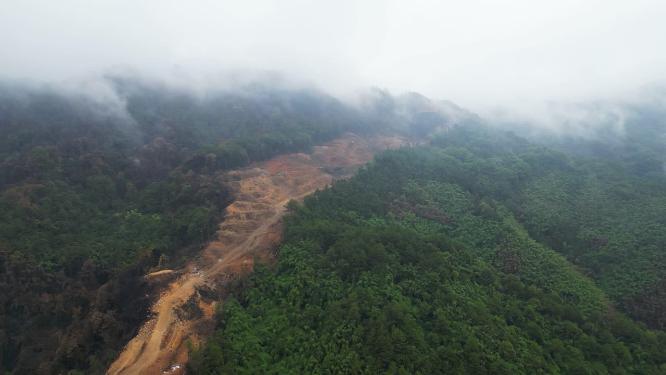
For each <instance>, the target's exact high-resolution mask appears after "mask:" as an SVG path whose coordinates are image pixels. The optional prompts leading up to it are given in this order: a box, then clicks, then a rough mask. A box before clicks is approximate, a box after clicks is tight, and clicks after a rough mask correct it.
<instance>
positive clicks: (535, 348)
mask: <svg viewBox="0 0 666 375" xmlns="http://www.w3.org/2000/svg"><path fill="white" fill-rule="evenodd" d="M647 125H649V127H648V128H647V129H646V123H645V122H641V121H638V122H636V123H630V124H628V128H627V129H626V132H627V133H626V134H629V135H630V136H628V137H627V138H624V139H619V138H617V139H614V140H613V142H600V141H599V140H598V139H593V140H590V139H588V140H585V139H576V140H575V141H576V142H577V143H578V146H579V147H588V149H586V152H585V153H579V152H573V151H572V150H565V147H558V144H559V146H562V145H563V144H566V142H565V141H564V140H561V139H559V140H553V139H549V140H542V141H543V142H545V143H548V144H549V145H550V146H551V147H552V148H546V147H544V146H542V145H538V144H536V143H533V142H528V141H527V140H525V139H523V138H520V137H518V136H516V135H515V134H513V133H507V132H503V131H500V130H496V129H492V128H489V127H486V126H481V125H473V124H466V125H465V126H457V127H454V128H453V129H451V130H450V131H448V132H447V133H445V134H443V135H442V136H439V137H436V138H435V139H433V140H432V141H431V142H430V144H429V145H428V146H424V147H418V148H414V149H403V150H398V151H389V152H386V153H384V154H382V155H381V156H379V157H378V158H376V160H375V161H374V162H373V163H372V164H371V165H370V166H368V167H367V168H365V169H363V170H361V172H360V173H359V174H358V175H357V176H356V177H354V178H353V179H351V180H349V181H343V182H338V183H337V184H336V185H334V186H333V187H332V188H330V189H328V190H326V191H323V192H318V193H316V194H315V195H314V196H312V197H309V198H307V199H306V200H305V202H304V204H302V205H299V204H291V206H290V209H291V211H292V212H291V214H290V216H289V217H288V220H287V225H286V230H285V241H284V243H283V244H282V246H281V247H280V250H279V256H278V259H277V262H276V264H275V265H274V266H265V267H259V268H258V269H257V270H256V272H255V273H254V274H253V275H252V276H250V277H249V278H247V279H244V280H240V281H239V282H238V284H237V285H236V287H235V289H234V292H233V293H232V296H231V297H230V298H228V299H227V300H225V301H224V303H223V306H222V308H221V310H220V314H219V321H218V328H217V331H216V333H215V335H214V336H213V337H212V338H211V339H210V340H209V342H208V343H207V345H206V346H204V347H203V348H202V349H200V350H196V351H195V352H194V353H193V358H192V361H191V363H190V367H191V370H192V372H193V373H196V374H226V373H229V374H232V373H233V374H255V373H276V374H277V373H279V374H283V373H294V374H298V373H368V374H375V373H391V374H412V373H414V374H418V373H421V374H436V373H471V374H484V373H488V374H505V373H506V374H511V373H525V374H538V373H563V374H565V373H566V374H607V373H613V374H625V373H633V374H662V373H665V372H666V334H665V333H664V332H663V331H662V329H663V328H664V323H665V322H664V313H663V311H664V309H663V307H664V306H665V305H664V304H665V303H666V298H665V296H664V292H663V286H664V285H665V284H664V283H666V281H665V280H666V279H664V276H665V275H664V271H666V260H664V257H663V253H664V249H665V248H666V247H665V245H666V242H665V239H666V237H665V234H666V221H665V218H666V189H664V187H665V186H666V178H665V176H664V170H663V161H664V160H663V159H659V158H663V154H661V155H660V154H659V153H656V152H654V150H655V149H654V148H652V145H654V144H655V143H654V132H652V131H651V130H650V129H652V130H654V129H660V132H659V131H656V133H658V134H660V135H661V136H662V137H663V134H664V130H665V129H664V127H663V126H661V127H655V126H654V123H647ZM632 135H634V136H632ZM628 142H630V143H628ZM594 147H596V149H597V150H599V152H593V151H590V149H592V150H594ZM657 147H658V145H657ZM554 149H560V150H563V151H568V152H567V153H564V152H562V151H557V150H554ZM604 150H605V151H609V150H614V151H615V154H614V156H613V157H612V158H609V157H605V155H604V154H603V152H601V151H604ZM583 154H584V155H583ZM637 155H643V157H639V156H637ZM637 163H638V164H639V165H640V167H641V168H637ZM632 318H633V319H632ZM295 322H298V323H297V324H295Z"/></svg>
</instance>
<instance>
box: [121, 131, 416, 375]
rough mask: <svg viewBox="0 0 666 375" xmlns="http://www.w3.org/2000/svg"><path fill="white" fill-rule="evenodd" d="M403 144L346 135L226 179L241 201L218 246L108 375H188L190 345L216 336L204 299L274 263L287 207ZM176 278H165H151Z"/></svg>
mask: <svg viewBox="0 0 666 375" xmlns="http://www.w3.org/2000/svg"><path fill="white" fill-rule="evenodd" d="M405 143H406V141H405V140H404V139H402V138H398V137H384V136H376V137H372V138H370V139H366V138H361V137H358V136H356V135H353V134H347V135H345V136H343V137H341V138H338V139H336V140H334V141H332V142H330V143H328V144H326V145H322V146H317V147H314V149H313V152H312V153H310V154H303V153H296V154H288V155H282V156H279V157H276V158H273V159H271V160H268V161H266V162H262V163H257V164H255V165H253V166H251V167H249V168H245V169H242V170H238V171H232V172H229V173H227V174H226V175H225V176H224V178H225V179H227V180H228V181H229V183H230V184H231V185H232V187H233V188H234V190H235V196H236V199H235V201H234V202H233V203H232V204H231V205H230V206H229V207H227V209H226V214H225V218H224V221H223V222H222V223H221V224H220V227H219V230H218V232H217V234H216V239H215V240H214V241H212V242H210V243H209V244H208V245H207V246H206V247H205V249H204V250H203V251H202V253H201V255H200V257H198V258H197V259H195V260H193V261H192V262H191V263H190V264H188V265H187V267H186V268H185V269H184V270H182V271H181V272H180V276H179V277H178V278H177V279H176V280H175V281H173V282H171V283H170V284H169V285H168V286H167V287H166V288H165V290H164V291H163V292H162V294H161V295H160V297H159V298H158V300H157V302H156V303H155V304H154V305H153V307H152V316H151V317H150V318H149V319H148V320H147V321H146V322H145V324H144V325H143V327H142V328H141V329H140V331H139V333H138V334H137V335H136V336H135V337H134V338H133V339H132V340H131V341H130V342H129V343H128V344H127V345H126V347H125V348H124V349H123V351H122V352H121V354H120V356H119V357H118V358H117V359H116V361H115V362H114V363H113V364H112V365H111V367H110V368H109V370H108V374H111V375H118V374H160V373H169V374H181V373H183V372H184V367H185V366H184V364H185V363H186V362H187V355H188V348H187V341H189V342H192V343H194V344H197V343H199V342H200V341H201V340H202V338H204V337H205V335H206V333H208V332H211V331H212V328H213V324H214V322H213V314H214V311H215V306H214V304H215V303H216V302H215V299H211V298H206V297H205V295H207V294H210V293H209V292H210V291H216V290H217V291H219V289H220V288H224V285H225V282H226V281H228V280H230V279H232V278H236V277H238V276H240V275H243V274H244V273H247V272H249V271H251V270H252V266H253V262H254V259H262V258H263V259H267V258H269V257H270V256H271V253H272V250H273V249H275V247H276V246H277V245H278V244H279V241H280V235H281V228H280V225H281V219H282V217H283V215H284V213H285V210H286V209H285V206H286V204H287V203H288V202H289V201H290V200H292V199H296V200H298V199H301V198H303V197H305V196H306V195H308V194H310V193H312V192H314V191H315V190H317V189H322V188H325V187H326V186H328V185H330V184H331V182H332V181H333V180H334V179H337V178H345V177H349V176H351V174H353V172H354V171H355V170H356V169H357V168H358V167H360V166H361V165H363V164H365V163H367V162H368V161H370V160H371V159H372V157H373V155H374V154H375V153H376V152H377V151H381V150H383V149H387V148H396V147H400V146H402V145H404V144H405ZM172 273H173V272H172V271H170V270H168V271H167V270H165V271H162V272H158V273H154V274H152V275H151V277H160V276H166V275H167V274H172ZM207 292H208V293H207Z"/></svg>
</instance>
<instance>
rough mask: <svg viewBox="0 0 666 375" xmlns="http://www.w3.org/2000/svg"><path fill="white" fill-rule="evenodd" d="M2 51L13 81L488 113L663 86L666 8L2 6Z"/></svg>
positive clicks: (126, 2) (587, 3) (0, 72)
mask: <svg viewBox="0 0 666 375" xmlns="http://www.w3.org/2000/svg"><path fill="white" fill-rule="evenodd" d="M0 46H1V47H2V54H1V55H0V76H1V77H3V78H10V79H17V78H19V79H21V78H29V79H33V80H39V81H42V80H46V81H63V80H72V79H80V78H82V77H91V76H94V75H98V74H100V73H103V72H106V71H109V70H110V69H111V70H113V69H119V68H123V69H126V68H132V69H134V70H136V71H139V72H143V73H146V74H152V75H158V76H160V75H162V76H165V77H166V76H170V75H178V74H181V75H182V74H185V75H187V74H193V73H194V74H201V72H208V73H210V72H215V71H218V70H230V69H231V70H233V69H248V70H255V69H257V70H274V71H280V72H284V73H286V74H287V75H289V76H291V77H296V78H298V79H303V80H308V81H312V82H314V83H315V84H317V85H319V86H321V87H323V88H326V89H330V90H333V91H335V92H345V91H348V90H351V89H354V88H356V87H363V86H378V87H381V88H387V89H389V90H391V91H394V92H400V91H418V92H421V93H423V94H425V95H428V96H430V97H434V98H438V99H450V100H453V101H455V102H457V103H459V104H461V105H463V106H467V107H470V108H472V109H475V110H480V111H482V112H483V111H484V110H487V109H488V108H495V107H508V108H510V109H511V108H512V109H520V107H521V106H527V105H528V104H529V103H532V104H534V103H538V102H547V101H553V100H554V101H558V100H587V99H595V98H606V97H615V96H626V95H630V94H631V93H632V92H635V91H636V90H638V89H641V88H643V87H645V86H651V85H660V84H663V83H664V81H665V80H666V1H660V0H654V1H650V0H624V1H613V0H605V1H601V0H600V1H596V0H578V1H568V0H550V1H538V0H511V1H501V0H495V1H491V0H485V1H484V0H464V1H463V0H460V1H414V0H411V1H400V2H398V1H368V0H359V1H345V0H336V1H323V0H322V1H291V0H276V1H251V0H250V1H248V0H244V1H234V2H231V1H194V0H188V1H169V0H141V1H139V0H108V1H102V0H58V1H54V0H43V1H38V0H0ZM184 72H185V73H184Z"/></svg>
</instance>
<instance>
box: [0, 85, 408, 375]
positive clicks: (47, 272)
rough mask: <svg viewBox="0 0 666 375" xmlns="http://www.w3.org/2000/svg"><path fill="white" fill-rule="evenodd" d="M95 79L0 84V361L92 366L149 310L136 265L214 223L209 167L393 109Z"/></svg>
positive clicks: (286, 93)
mask: <svg viewBox="0 0 666 375" xmlns="http://www.w3.org/2000/svg"><path fill="white" fill-rule="evenodd" d="M107 83H108V85H109V87H110V89H111V90H112V92H113V100H109V98H106V97H105V98H104V99H102V98H96V97H94V96H90V95H81V94H75V93H72V92H66V91H62V90H58V89H54V88H49V87H37V86H32V87H31V86H26V85H19V84H9V83H5V84H2V86H0V131H1V132H2V134H3V136H2V137H0V372H2V371H10V372H14V373H19V374H35V373H45V374H46V373H61V372H63V371H67V370H72V369H79V370H83V371H84V372H86V373H101V372H103V371H104V370H105V368H106V366H107V364H108V362H109V361H110V360H111V359H112V358H113V357H114V356H115V353H116V352H117V350H118V349H120V348H121V347H122V345H124V344H125V343H126V342H127V341H128V339H129V338H130V337H131V336H132V335H133V334H134V332H135V330H136V329H137V327H138V325H139V324H140V323H141V322H142V321H143V319H145V316H146V314H147V311H148V310H147V309H148V307H149V303H150V301H149V296H150V295H151V294H152V293H151V285H148V284H146V282H145V281H144V280H143V278H142V277H141V276H142V275H144V274H145V273H146V272H148V271H149V270H150V269H151V268H153V267H157V266H159V267H168V266H177V264H178V262H179V260H180V259H183V258H184V257H186V256H187V255H188V254H193V252H194V251H196V250H197V249H198V247H199V246H201V245H202V244H203V243H204V242H205V241H207V240H208V239H209V238H210V236H211V235H212V234H213V233H214V232H215V229H216V228H217V224H218V222H219V220H220V218H221V214H222V211H223V209H224V208H225V206H226V205H227V204H228V203H229V202H230V200H231V199H232V197H231V196H230V193H229V190H228V188H227V187H226V186H225V185H224V184H223V183H222V182H221V179H220V178H218V177H219V176H218V174H219V173H220V172H223V171H225V170H228V169H230V168H235V167H239V166H243V165H246V164H248V163H250V162H252V161H256V160H262V159H266V158H269V157H271V156H273V155H276V154H280V153H285V152H290V151H303V150H307V149H308V148H309V147H310V146H312V145H314V144H318V143H322V142H324V141H326V140H328V139H331V138H333V137H335V136H338V135H340V134H342V133H343V132H346V131H354V132H356V133H366V132H373V131H377V129H378V128H379V127H386V126H393V125H395V124H398V123H400V122H404V119H403V120H399V119H398V116H397V115H396V114H395V113H389V112H383V114H382V118H379V117H378V115H377V114H376V113H378V111H375V112H373V110H372V109H371V107H372V106H373V105H374V104H372V103H374V102H375V100H374V99H373V100H372V101H370V102H369V104H368V106H369V107H368V108H366V109H364V110H360V109H358V108H352V107H350V106H348V105H345V104H343V103H341V102H339V101H338V100H336V99H334V98H332V97H330V96H327V95H325V94H322V93H320V92H317V91H314V90H309V89H302V90H295V89H291V90H286V89H282V88H279V87H273V86H269V85H263V84H253V85H248V86H247V87H243V88H238V89H236V90H234V91H211V92H208V93H206V94H201V93H198V94H195V93H192V92H189V91H187V90H185V89H178V88H175V87H172V86H167V85H163V84H159V83H155V82H147V81H141V80H137V79H134V78H127V77H115V78H109V79H108V82H107ZM382 95H383V94H382ZM385 99H386V100H389V101H392V100H393V99H392V98H391V97H390V96H388V95H385Z"/></svg>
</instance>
